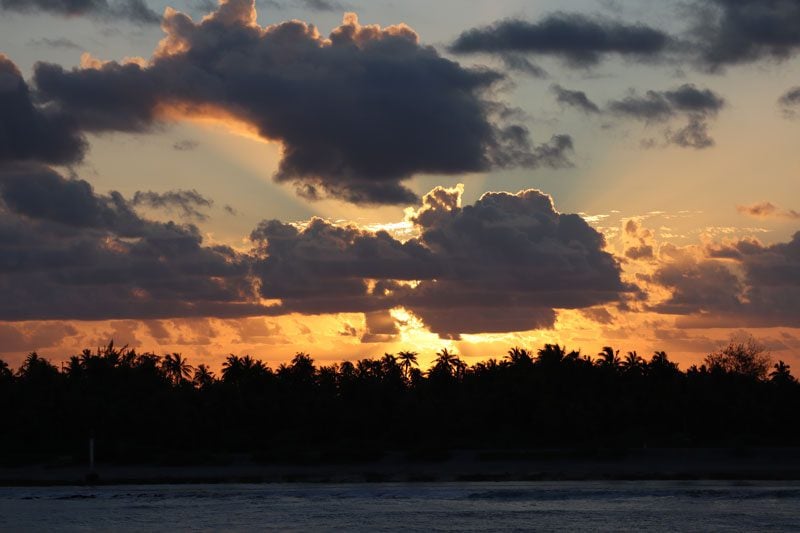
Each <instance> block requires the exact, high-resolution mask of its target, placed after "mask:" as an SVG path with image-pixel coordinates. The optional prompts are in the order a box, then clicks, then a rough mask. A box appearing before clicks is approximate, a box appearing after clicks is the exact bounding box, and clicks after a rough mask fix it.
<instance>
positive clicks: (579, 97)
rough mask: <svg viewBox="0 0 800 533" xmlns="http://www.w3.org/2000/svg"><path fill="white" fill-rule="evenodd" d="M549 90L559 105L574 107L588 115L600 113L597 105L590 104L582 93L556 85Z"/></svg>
mask: <svg viewBox="0 0 800 533" xmlns="http://www.w3.org/2000/svg"><path fill="white" fill-rule="evenodd" d="M550 90H551V91H553V93H554V94H555V95H556V101H558V103H559V104H561V105H565V106H569V107H574V108H576V109H578V110H580V111H583V112H584V113H586V114H589V115H591V114H597V113H600V108H599V107H597V104H595V103H594V102H592V101H591V100H590V99H589V97H588V96H586V93H585V92H583V91H571V90H569V89H565V88H564V87H562V86H561V85H557V84H556V85H551V86H550Z"/></svg>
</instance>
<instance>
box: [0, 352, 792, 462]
mask: <svg viewBox="0 0 800 533" xmlns="http://www.w3.org/2000/svg"><path fill="white" fill-rule="evenodd" d="M418 359H419V354H418V353H416V352H414V351H402V352H399V353H397V354H384V355H383V356H382V357H379V358H373V359H361V360H358V361H354V362H350V361H344V362H341V363H338V364H332V365H321V366H318V365H316V364H315V362H314V360H313V359H312V358H311V356H310V355H308V354H306V353H297V354H296V355H295V356H294V357H293V359H292V360H291V361H290V362H288V363H285V364H281V365H280V366H278V367H277V368H275V369H273V368H270V367H269V366H267V365H266V364H264V363H263V362H261V361H259V360H257V359H254V358H252V357H250V356H249V355H244V356H238V355H229V356H227V357H226V358H225V360H224V362H223V364H222V369H221V372H220V373H219V375H216V373H215V372H213V371H212V370H211V369H210V368H209V367H208V366H206V365H202V364H200V365H197V366H196V367H194V366H192V365H191V364H190V363H189V361H188V360H187V359H186V358H184V357H183V356H182V355H181V354H178V353H172V354H167V355H165V356H159V355H156V354H153V353H138V352H137V351H136V350H134V349H129V348H127V347H123V348H118V347H116V346H115V345H114V343H113V342H111V343H109V345H108V346H105V347H103V348H99V349H97V350H95V351H92V350H88V349H87V350H84V351H83V352H82V353H81V354H80V355H76V356H73V357H71V358H70V359H69V361H68V362H66V363H65V364H63V365H62V367H61V368H58V367H56V366H55V365H53V364H52V363H51V362H49V361H48V360H46V359H44V358H42V357H40V356H39V355H38V354H37V353H35V352H33V353H30V354H29V355H28V356H27V357H26V358H25V360H24V362H23V363H22V365H21V366H20V367H19V368H18V369H17V370H15V371H12V369H10V368H9V366H8V365H7V364H6V363H4V362H2V361H0V428H2V431H1V432H0V462H4V463H6V464H18V463H25V462H37V461H54V460H55V461H63V462H82V461H83V460H84V458H85V456H86V442H87V440H88V438H90V437H92V438H94V439H95V441H96V443H97V454H98V459H99V460H101V461H109V462H119V463H136V462H166V463H190V462H204V461H212V460H217V459H215V458H219V457H220V456H223V455H224V456H231V455H233V454H246V456H248V457H251V458H254V459H256V460H262V461H278V462H280V461H294V460H301V459H302V460H308V458H309V457H315V458H317V459H318V460H326V461H359V460H367V459H371V458H376V457H378V456H380V454H382V453H384V452H386V451H387V450H403V451H406V452H407V453H409V454H412V455H414V454H416V456H419V457H425V456H427V455H430V454H434V455H435V454H436V453H440V452H446V451H448V450H454V449H482V450H500V449H505V450H508V449H512V450H519V449H535V448H565V447H567V448H576V449H577V448H587V447H595V448H607V447H613V448H617V447H619V448H637V447H646V446H651V447H655V446H680V447H685V446H751V445H770V446H775V445H778V446H784V445H785V446H793V445H798V444H800V424H798V421H800V414H799V413H800V410H798V408H800V384H798V382H797V380H796V379H795V378H794V377H793V376H792V374H791V372H790V367H789V365H787V364H785V363H784V362H783V361H779V362H777V363H774V364H773V362H772V361H771V360H770V358H769V356H768V355H767V354H766V352H765V351H764V349H763V348H762V347H760V346H759V345H758V344H757V343H756V342H754V341H753V340H749V341H745V342H739V343H737V342H732V343H730V344H729V345H728V346H726V347H725V348H723V349H721V350H718V351H716V352H714V353H711V354H709V355H708V356H707V357H706V358H705V359H704V361H703V363H702V364H701V365H700V366H697V365H693V366H691V367H690V368H688V369H687V370H686V371H683V370H681V369H680V368H679V366H678V364H676V363H674V362H672V361H671V360H670V359H669V357H668V355H667V354H666V353H665V352H663V351H657V352H654V353H653V355H652V356H650V357H649V358H648V359H645V358H643V357H641V356H640V355H639V354H637V353H636V352H628V353H626V354H624V355H621V354H620V353H619V351H618V350H614V349H613V348H611V347H604V348H603V349H602V350H601V351H600V352H599V353H598V354H597V355H595V356H593V357H592V356H589V355H584V354H581V353H580V352H579V351H568V350H567V349H566V348H565V347H562V346H559V345H556V344H546V345H544V346H543V347H542V348H541V349H539V350H537V351H535V352H534V351H531V350H527V349H524V348H519V347H515V348H512V349H510V350H509V351H508V353H507V354H506V355H505V356H503V357H502V358H499V359H496V358H490V359H488V360H485V361H481V362H478V363H475V364H472V365H469V364H467V363H466V362H465V361H464V360H463V359H461V358H460V357H459V356H458V355H457V354H455V353H453V352H451V351H449V350H447V349H443V350H441V351H440V352H438V353H437V354H436V356H435V358H434V359H433V362H432V364H431V365H430V367H429V368H427V369H425V370H423V369H421V368H420V367H419V364H418ZM426 454H427V455H426Z"/></svg>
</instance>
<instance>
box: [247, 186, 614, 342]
mask: <svg viewBox="0 0 800 533" xmlns="http://www.w3.org/2000/svg"><path fill="white" fill-rule="evenodd" d="M461 192H462V189H461V188H453V189H446V188H442V187H437V188H436V189H434V190H433V191H431V192H430V193H429V194H427V195H426V196H425V198H424V199H423V205H422V206H421V207H420V208H419V209H418V210H416V211H415V212H413V213H412V214H411V216H410V220H411V222H412V223H413V224H414V225H415V227H416V229H417V231H418V233H419V236H418V237H414V238H412V239H410V240H408V241H406V242H400V241H398V240H397V239H395V238H393V237H391V236H390V235H389V234H388V233H386V232H382V231H381V232H377V233H372V232H366V231H364V230H360V229H358V228H355V227H352V226H348V227H339V226H335V225H333V224H331V223H328V222H325V221H323V220H320V219H314V220H312V221H311V223H310V224H308V225H307V226H305V227H304V228H302V229H300V228H297V227H294V226H291V225H288V224H283V223H280V222H278V221H269V222H264V223H262V224H261V225H260V226H259V228H258V229H257V230H256V231H255V232H254V233H253V235H252V238H253V240H254V241H255V242H256V243H258V244H259V252H258V253H259V255H260V256H261V259H260V260H259V261H258V262H257V266H256V272H257V274H258V275H259V277H260V280H261V284H260V286H261V292H262V296H263V297H264V298H267V299H279V300H280V301H281V304H280V305H279V306H276V307H275V308H274V310H273V311H274V312H276V313H285V312H301V313H307V314H318V313H332V312H367V313H373V312H379V311H385V310H388V309H391V308H393V307H397V306H402V307H405V308H407V309H409V310H411V311H412V312H413V313H414V314H416V315H417V316H419V317H420V318H421V319H422V320H423V321H424V322H425V324H426V325H427V326H428V327H429V328H430V329H431V331H433V332H435V333H438V334H439V335H440V336H442V337H448V338H458V337H459V335H460V334H462V333H485V332H507V331H520V330H530V329H536V328H547V327H552V326H553V324H554V322H555V316H556V310H557V309H564V308H584V307H591V306H595V305H598V304H602V303H607V302H613V301H617V300H618V299H619V298H620V295H621V293H623V292H625V291H627V290H629V288H628V287H626V286H625V285H624V284H623V283H622V282H621V281H620V269H619V265H618V263H617V262H616V261H615V260H614V258H613V257H612V256H611V255H610V254H608V253H607V252H605V251H604V250H603V247H604V241H603V237H602V235H600V234H599V233H598V232H597V231H595V230H594V229H592V228H591V227H590V226H589V225H588V224H586V222H585V221H584V220H583V219H582V218H581V217H580V216H578V215H570V214H561V213H558V212H557V211H556V210H555V208H554V207H553V204H552V200H551V198H550V197H549V196H547V195H545V194H543V193H541V192H539V191H536V190H527V191H521V192H519V193H517V194H510V193H487V194H485V195H483V196H482V197H481V198H480V199H479V200H478V201H477V202H475V204H474V205H470V206H462V205H461ZM383 316H385V315H383ZM373 333H374V332H373ZM383 334H387V333H383Z"/></svg>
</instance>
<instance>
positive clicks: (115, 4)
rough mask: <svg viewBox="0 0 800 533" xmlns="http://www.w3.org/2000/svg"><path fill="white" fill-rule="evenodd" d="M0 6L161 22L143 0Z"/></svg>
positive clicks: (3, 2) (21, 1) (5, 2)
mask: <svg viewBox="0 0 800 533" xmlns="http://www.w3.org/2000/svg"><path fill="white" fill-rule="evenodd" d="M0 8H2V9H6V10H9V11H19V12H22V13H36V12H45V13H52V14H54V15H62V16H68V17H74V16H90V17H97V18H102V19H125V20H128V21H130V22H133V23H135V24H158V23H159V22H160V21H161V17H160V16H159V14H158V13H156V12H155V11H153V10H152V9H150V7H148V6H147V4H146V3H145V2H144V0H116V1H112V2H108V0H0Z"/></svg>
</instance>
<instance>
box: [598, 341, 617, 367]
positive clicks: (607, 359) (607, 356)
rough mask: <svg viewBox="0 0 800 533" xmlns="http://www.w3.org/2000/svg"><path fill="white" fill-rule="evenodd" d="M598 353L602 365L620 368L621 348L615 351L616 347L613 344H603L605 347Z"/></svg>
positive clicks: (599, 362)
mask: <svg viewBox="0 0 800 533" xmlns="http://www.w3.org/2000/svg"><path fill="white" fill-rule="evenodd" d="M597 355H598V356H599V357H600V359H599V360H598V364H599V365H600V366H601V367H604V368H610V369H612V370H616V369H617V368H619V365H620V360H619V350H617V351H614V348H612V347H611V346H603V349H602V350H601V351H600V353H598V354H597Z"/></svg>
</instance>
